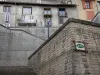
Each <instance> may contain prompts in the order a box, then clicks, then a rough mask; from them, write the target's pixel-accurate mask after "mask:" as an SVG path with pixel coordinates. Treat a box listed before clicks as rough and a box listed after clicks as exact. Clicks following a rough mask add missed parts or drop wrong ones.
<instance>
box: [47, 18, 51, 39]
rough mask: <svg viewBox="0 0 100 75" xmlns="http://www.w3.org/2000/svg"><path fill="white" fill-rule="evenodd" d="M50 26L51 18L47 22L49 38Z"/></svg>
mask: <svg viewBox="0 0 100 75" xmlns="http://www.w3.org/2000/svg"><path fill="white" fill-rule="evenodd" d="M50 26H51V21H50V20H49V21H48V23H47V28H48V38H49V36H50Z"/></svg>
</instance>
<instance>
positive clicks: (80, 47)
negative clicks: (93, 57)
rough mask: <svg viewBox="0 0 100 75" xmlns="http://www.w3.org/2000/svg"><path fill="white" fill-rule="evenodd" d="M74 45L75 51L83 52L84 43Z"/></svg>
mask: <svg viewBox="0 0 100 75" xmlns="http://www.w3.org/2000/svg"><path fill="white" fill-rule="evenodd" d="M75 45H76V49H77V50H82V51H85V45H84V43H81V42H75Z"/></svg>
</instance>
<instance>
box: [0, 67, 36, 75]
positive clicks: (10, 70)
mask: <svg viewBox="0 0 100 75" xmlns="http://www.w3.org/2000/svg"><path fill="white" fill-rule="evenodd" d="M0 75H37V74H36V73H35V72H34V71H33V70H32V68H29V67H24V66H23V67H22V66H18V67H11V66H10V67H8V66H5V67H0Z"/></svg>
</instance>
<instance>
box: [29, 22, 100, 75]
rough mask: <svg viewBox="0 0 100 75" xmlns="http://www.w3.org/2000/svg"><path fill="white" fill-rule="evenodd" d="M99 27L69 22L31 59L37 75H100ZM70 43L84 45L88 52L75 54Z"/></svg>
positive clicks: (30, 61)
mask: <svg viewBox="0 0 100 75" xmlns="http://www.w3.org/2000/svg"><path fill="white" fill-rule="evenodd" d="M99 39H100V28H99V27H93V26H89V25H84V24H81V23H74V22H72V23H69V24H68V25H67V26H66V27H65V28H64V29H63V30H61V31H60V32H59V33H58V34H57V35H56V36H54V37H53V38H52V39H51V40H50V41H49V42H48V43H47V44H45V45H44V46H43V47H42V48H40V49H39V51H38V52H36V53H35V54H34V55H33V56H32V57H31V58H29V66H30V67H32V68H33V70H34V71H35V72H36V73H38V75H51V74H52V75H64V74H67V75H73V74H77V75H84V74H85V75H87V74H91V75H100V65H99V64H100V56H99V53H100V51H99V50H100V46H99V45H100V42H99V41H100V40H99ZM73 41H81V42H85V47H86V50H87V51H88V53H85V52H80V51H77V52H76V51H75V45H74V43H73Z"/></svg>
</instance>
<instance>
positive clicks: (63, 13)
mask: <svg viewBox="0 0 100 75" xmlns="http://www.w3.org/2000/svg"><path fill="white" fill-rule="evenodd" d="M59 16H66V12H65V8H59Z"/></svg>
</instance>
